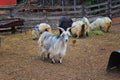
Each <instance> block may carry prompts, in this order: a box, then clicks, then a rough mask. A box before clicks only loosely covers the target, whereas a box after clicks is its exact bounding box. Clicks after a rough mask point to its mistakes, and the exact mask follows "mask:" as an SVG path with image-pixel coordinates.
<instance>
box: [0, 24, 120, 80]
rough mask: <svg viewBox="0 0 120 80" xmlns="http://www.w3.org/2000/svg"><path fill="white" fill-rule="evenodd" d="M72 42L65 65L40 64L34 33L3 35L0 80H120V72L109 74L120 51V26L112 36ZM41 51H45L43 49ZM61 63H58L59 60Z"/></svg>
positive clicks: (114, 28)
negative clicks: (110, 64) (112, 59)
mask: <svg viewBox="0 0 120 80" xmlns="http://www.w3.org/2000/svg"><path fill="white" fill-rule="evenodd" d="M74 39H75V38H70V40H69V42H68V48H67V52H66V56H65V57H64V58H63V63H62V64H59V63H58V62H57V63H56V64H51V63H50V62H51V61H50V60H49V59H46V60H45V61H41V60H40V57H39V56H40V53H39V50H38V43H37V41H34V40H32V36H31V34H30V32H27V34H25V33H18V34H14V35H11V34H7V35H2V43H1V47H0V80H119V79H120V70H119V69H117V70H113V71H111V72H109V73H108V72H106V66H107V63H108V60H109V56H110V54H111V52H112V51H114V50H118V49H120V25H113V26H112V27H111V31H110V33H105V34H104V35H90V36H89V37H86V38H80V39H75V40H76V41H77V42H76V44H75V45H73V44H72V41H73V40H74ZM40 50H41V49H40ZM56 61H57V59H56Z"/></svg>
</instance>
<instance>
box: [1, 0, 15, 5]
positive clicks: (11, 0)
mask: <svg viewBox="0 0 120 80" xmlns="http://www.w3.org/2000/svg"><path fill="white" fill-rule="evenodd" d="M10 5H16V0H0V6H10Z"/></svg>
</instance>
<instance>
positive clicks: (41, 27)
mask: <svg viewBox="0 0 120 80" xmlns="http://www.w3.org/2000/svg"><path fill="white" fill-rule="evenodd" d="M44 31H48V32H52V29H51V26H50V25H49V24H47V23H41V24H38V25H36V26H35V27H34V29H33V30H32V35H33V39H34V40H35V39H38V38H39V36H40V34H42V33H43V32H44Z"/></svg>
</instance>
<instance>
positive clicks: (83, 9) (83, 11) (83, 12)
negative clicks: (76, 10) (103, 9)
mask: <svg viewBox="0 0 120 80" xmlns="http://www.w3.org/2000/svg"><path fill="white" fill-rule="evenodd" d="M85 15H86V13H85V2H83V3H82V17H83V16H85Z"/></svg>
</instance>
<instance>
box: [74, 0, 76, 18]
mask: <svg viewBox="0 0 120 80" xmlns="http://www.w3.org/2000/svg"><path fill="white" fill-rule="evenodd" d="M74 17H76V0H74Z"/></svg>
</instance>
